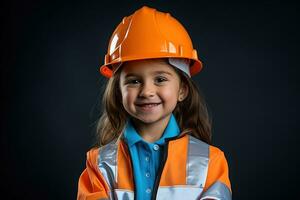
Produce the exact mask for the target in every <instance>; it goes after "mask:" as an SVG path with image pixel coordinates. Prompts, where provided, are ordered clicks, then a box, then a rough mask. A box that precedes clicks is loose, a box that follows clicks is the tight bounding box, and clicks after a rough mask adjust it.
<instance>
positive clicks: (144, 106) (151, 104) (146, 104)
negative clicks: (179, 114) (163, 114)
mask: <svg viewBox="0 0 300 200" xmlns="http://www.w3.org/2000/svg"><path fill="white" fill-rule="evenodd" d="M160 104H161V103H142V104H136V106H138V107H141V108H152V107H155V106H158V105H160Z"/></svg>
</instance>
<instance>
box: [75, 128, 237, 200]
mask: <svg viewBox="0 0 300 200" xmlns="http://www.w3.org/2000/svg"><path fill="white" fill-rule="evenodd" d="M132 166H133V164H132V160H131V157H130V152H129V150H128V147H127V144H126V143H125V142H124V140H122V139H121V140H117V141H113V142H111V143H109V144H107V145H105V146H103V147H100V148H94V149H91V150H90V151H89V152H88V153H87V162H86V169H85V170H84V171H83V173H82V174H81V176H80V178H79V183H78V194H77V199H78V200H95V199H98V200H100V199H101V200H104V199H105V200H106V199H111V200H117V199H120V200H133V199H136V198H135V191H136V188H135V184H134V173H133V171H132V168H133V167H132ZM152 199H158V200H162V199H172V200H179V199H180V200H182V199H185V200H189V199H200V200H204V199H220V200H229V199H231V186H230V181H229V176H228V165H227V161H226V159H225V156H224V153H223V152H222V151H221V150H220V149H218V148H217V147H214V146H211V145H208V144H206V143H204V142H202V141H201V140H198V139H196V138H195V137H193V136H190V135H187V134H185V135H183V136H180V137H177V138H172V139H167V140H166V145H165V146H164V148H163V156H162V161H161V165H160V167H159V169H158V172H157V177H156V180H155V185H154V187H153V191H152Z"/></svg>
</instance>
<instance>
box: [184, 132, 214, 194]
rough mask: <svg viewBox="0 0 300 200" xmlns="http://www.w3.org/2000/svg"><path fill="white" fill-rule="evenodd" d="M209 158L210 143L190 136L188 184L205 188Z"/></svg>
mask: <svg viewBox="0 0 300 200" xmlns="http://www.w3.org/2000/svg"><path fill="white" fill-rule="evenodd" d="M208 159H209V145H208V144H206V143H204V142H202V141H201V140H198V139H196V138H194V137H193V136H189V145H188V158H187V165H186V174H187V176H186V184H187V185H194V186H196V187H200V188H202V189H203V188H204V185H205V182H206V177H207V171H208Z"/></svg>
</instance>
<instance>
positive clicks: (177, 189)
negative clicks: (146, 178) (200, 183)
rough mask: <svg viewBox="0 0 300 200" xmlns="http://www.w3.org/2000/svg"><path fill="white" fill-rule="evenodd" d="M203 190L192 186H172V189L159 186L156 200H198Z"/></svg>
mask: <svg viewBox="0 0 300 200" xmlns="http://www.w3.org/2000/svg"><path fill="white" fill-rule="evenodd" d="M202 190H203V188H198V187H194V186H189V185H185V186H172V187H162V186H160V187H159V188H158V190H157V196H156V199H157V200H163V199H172V200H182V199H199V197H200V194H201V192H202Z"/></svg>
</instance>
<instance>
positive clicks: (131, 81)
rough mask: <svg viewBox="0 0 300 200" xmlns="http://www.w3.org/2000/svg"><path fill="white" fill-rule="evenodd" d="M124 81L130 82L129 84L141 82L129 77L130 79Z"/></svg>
mask: <svg viewBox="0 0 300 200" xmlns="http://www.w3.org/2000/svg"><path fill="white" fill-rule="evenodd" d="M125 83H126V84H131V85H136V84H139V83H141V82H140V81H139V80H137V79H130V80H127V81H126V82H125Z"/></svg>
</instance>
